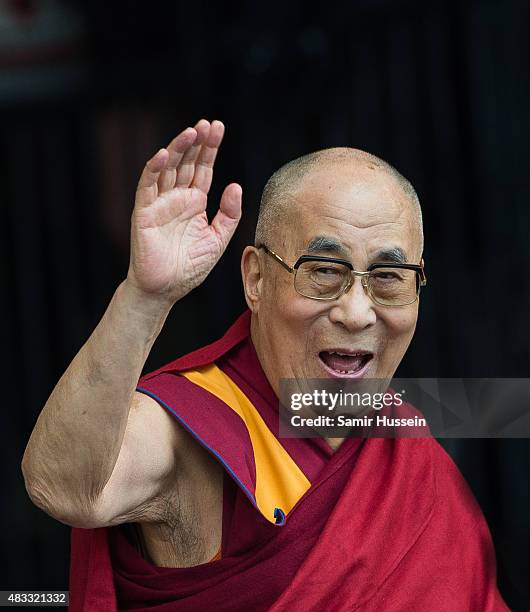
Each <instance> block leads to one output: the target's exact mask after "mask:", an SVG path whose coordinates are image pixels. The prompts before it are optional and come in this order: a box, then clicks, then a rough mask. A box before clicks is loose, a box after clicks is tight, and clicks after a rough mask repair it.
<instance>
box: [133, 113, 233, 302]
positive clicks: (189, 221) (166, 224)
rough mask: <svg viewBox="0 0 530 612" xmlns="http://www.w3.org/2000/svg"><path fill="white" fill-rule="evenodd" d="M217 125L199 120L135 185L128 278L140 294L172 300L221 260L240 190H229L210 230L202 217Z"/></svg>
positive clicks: (220, 130)
mask: <svg viewBox="0 0 530 612" xmlns="http://www.w3.org/2000/svg"><path fill="white" fill-rule="evenodd" d="M223 131H224V127H223V125H222V124H221V123H220V122H213V123H212V124H211V125H210V124H209V123H208V122H207V121H205V120H201V121H199V122H198V123H197V125H196V126H195V128H188V129H187V130H184V132H182V133H181V134H179V135H178V136H177V137H176V138H175V139H174V140H173V141H172V142H171V144H170V145H169V146H168V148H167V150H166V149H161V150H160V151H159V152H158V153H157V154H156V155H155V156H154V157H153V158H152V159H151V160H150V161H149V162H148V163H147V165H146V167H145V169H144V172H143V173H142V177H141V178H140V182H139V184H138V190H137V197H136V205H135V209H134V213H133V222H132V231H131V263H130V267H129V274H128V276H129V278H130V280H132V281H133V282H134V284H135V285H136V286H138V287H139V288H140V289H142V290H143V291H146V292H148V293H163V294H167V295H170V296H171V298H172V299H174V300H177V299H179V298H180V297H182V296H183V295H185V294H186V293H188V292H189V291H191V289H193V288H194V287H196V286H197V285H199V284H200V283H201V282H202V281H203V280H204V279H205V278H206V276H207V275H208V273H209V272H210V270H211V269H212V268H213V267H214V265H215V264H216V263H217V261H218V260H219V258H220V257H221V255H222V253H223V251H224V249H225V248H226V245H227V244H228V242H229V240H230V238H231V237H232V235H233V233H234V231H235V228H236V226H237V223H238V221H239V217H240V214H241V188H240V187H239V185H235V184H231V185H229V186H228V187H227V188H226V189H225V191H224V193H223V196H222V198H221V203H220V207H219V211H218V212H217V214H216V215H215V217H214V219H213V221H212V224H211V225H210V224H209V223H208V218H207V216H206V203H207V194H208V191H209V188H210V184H211V180H212V173H213V165H214V161H215V157H216V154H217V150H218V147H219V145H220V143H221V140H222V137H223Z"/></svg>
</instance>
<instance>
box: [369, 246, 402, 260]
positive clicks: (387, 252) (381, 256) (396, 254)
mask: <svg viewBox="0 0 530 612" xmlns="http://www.w3.org/2000/svg"><path fill="white" fill-rule="evenodd" d="M375 261H388V262H392V263H407V255H406V254H405V251H404V250H403V249H402V248H401V247H392V248H390V249H384V250H382V251H379V253H377V255H376V256H375V258H374V262H375Z"/></svg>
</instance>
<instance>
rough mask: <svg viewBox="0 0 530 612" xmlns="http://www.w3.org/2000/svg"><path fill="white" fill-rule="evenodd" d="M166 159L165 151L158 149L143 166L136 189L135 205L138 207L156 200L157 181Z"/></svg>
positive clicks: (167, 154)
mask: <svg viewBox="0 0 530 612" xmlns="http://www.w3.org/2000/svg"><path fill="white" fill-rule="evenodd" d="M168 159H169V153H168V151H167V149H160V150H159V151H158V152H157V153H156V154H155V155H154V156H153V157H151V159H150V160H149V161H148V162H147V163H146V164H145V166H144V169H143V171H142V174H141V176H140V180H139V181H138V187H137V189H136V203H137V204H138V205H139V206H149V204H151V203H152V202H153V201H154V200H155V199H156V197H157V195H158V184H157V181H158V178H159V177H160V173H161V172H162V170H163V169H164V168H165V166H166V164H167V161H168Z"/></svg>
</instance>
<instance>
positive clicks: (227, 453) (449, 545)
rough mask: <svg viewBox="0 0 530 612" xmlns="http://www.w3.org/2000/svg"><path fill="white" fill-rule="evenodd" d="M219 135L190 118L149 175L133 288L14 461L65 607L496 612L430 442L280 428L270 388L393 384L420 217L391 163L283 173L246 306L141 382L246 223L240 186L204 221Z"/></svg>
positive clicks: (409, 317)
mask: <svg viewBox="0 0 530 612" xmlns="http://www.w3.org/2000/svg"><path fill="white" fill-rule="evenodd" d="M223 132H224V127H223V125H222V123H220V122H219V121H214V122H212V123H211V124H210V123H209V122H208V121H206V120H201V121H199V122H198V123H197V124H196V125H195V127H194V128H188V129H186V130H184V131H183V132H182V133H181V134H179V135H178V136H177V137H176V138H175V139H174V140H173V141H172V142H171V143H170V145H169V146H168V147H167V148H165V149H161V150H160V151H159V152H158V153H157V154H156V155H155V156H154V157H153V158H152V159H151V160H150V161H149V162H148V163H147V165H146V166H145V169H144V171H143V173H142V176H141V178H140V181H139V184H138V190H137V193H136V204H135V208H134V212H133V216H132V232H131V259H130V267H129V271H128V274H127V278H126V280H124V281H123V282H122V283H121V284H120V285H119V287H118V288H117V290H116V293H115V294H114V296H113V298H112V300H111V303H110V305H109V307H108V309H107V311H106V312H105V314H104V316H103V318H102V320H101V322H100V323H99V325H98V326H97V327H96V329H95V330H94V332H93V334H92V335H91V337H90V338H89V340H88V341H87V342H86V344H85V345H84V346H83V347H82V349H81V350H80V351H79V353H78V354H77V356H76V357H75V359H74V360H73V361H72V363H71V364H70V366H69V367H68V369H67V371H66V372H65V374H64V375H63V377H62V378H61V379H60V381H59V383H58V384H57V386H56V388H55V389H54V391H53V393H52V395H51V396H50V398H49V400H48V402H47V403H46V405H45V407H44V409H43V410H42V413H41V415H40V416H39V419H38V421H37V424H36V426H35V429H34V431H33V433H32V436H31V439H30V441H29V443H28V447H27V449H26V453H25V456H24V460H23V472H24V476H25V479H26V486H27V489H28V492H29V494H30V496H31V498H32V500H33V501H34V502H35V503H36V504H37V505H38V506H39V507H41V508H42V509H44V510H45V511H46V512H48V513H49V514H50V515H52V516H53V517H55V518H56V519H58V520H60V521H63V522H65V523H67V524H69V525H71V526H72V527H73V531H72V562H71V585H70V588H71V607H72V609H73V610H115V609H135V610H159V611H166V610H227V611H228V610H230V611H234V610H253V611H255V610H276V611H279V610H353V609H359V610H368V611H372V610H373V611H376V610H377V611H380V610H390V611H393V610H403V611H405V610H406V611H407V612H409V611H412V610H421V611H424V610H429V611H432V610H451V611H466V612H468V611H470V610H477V611H479V610H480V611H483V610H505V609H507V608H506V607H505V605H504V603H503V602H502V599H501V598H500V596H499V594H498V591H497V589H496V585H495V559H494V552H493V548H492V543H491V538H490V535H489V532H488V529H487V526H486V524H485V521H484V519H483V517H482V514H481V512H480V510H479V508H478V507H477V505H476V502H475V501H474V499H473V497H472V495H471V494H470V492H469V490H468V488H467V487H466V485H465V483H464V482H463V479H462V478H461V476H460V475H459V473H458V471H457V469H456V468H455V466H454V464H453V463H452V462H451V460H450V459H449V458H448V456H447V455H446V454H445V453H444V451H443V450H442V449H441V447H440V446H439V445H438V444H437V443H436V442H435V441H434V440H432V439H429V438H423V439H369V440H363V439H360V438H346V439H323V438H280V437H279V435H278V394H279V381H280V379H282V378H295V379H302V380H305V379H310V378H327V379H329V378H338V379H346V380H347V379H349V378H360V377H368V376H369V377H373V378H390V377H392V375H393V374H394V372H395V370H396V368H397V366H398V364H399V363H400V361H401V359H402V358H403V355H404V353H405V351H406V350H407V347H408V346H409V343H410V341H411V339H412V336H413V334H414V329H415V326H416V320H417V315H418V297H419V289H420V286H421V285H422V284H423V283H424V281H425V275H424V272H423V261H422V259H421V257H422V250H423V237H422V224H421V212H420V207H419V203H418V199H417V196H416V194H415V192H414V189H413V188H412V186H411V185H410V183H409V182H408V181H407V180H406V179H404V178H403V177H402V176H401V175H400V174H399V173H398V172H397V171H396V170H395V169H394V168H392V167H391V166H390V165H388V164H387V163H385V162H383V161H382V160H380V159H378V158H376V157H374V156H373V155H370V154H367V153H364V152H362V151H359V150H355V149H348V148H338V149H328V150H324V151H319V152H317V153H313V154H310V155H306V156H304V157H301V158H300V159H297V160H295V161H294V162H291V163H289V164H287V165H286V166H284V167H283V168H281V169H280V170H279V171H278V172H276V173H275V174H274V175H273V176H272V178H271V179H270V180H269V182H268V183H267V186H266V188H265V190H264V193H263V198H262V202H261V207H260V213H259V219H258V225H257V229H256V242H255V245H254V246H249V247H247V248H246V249H245V250H244V252H243V256H242V261H241V271H242V277H243V287H244V291H245V297H246V301H247V304H248V310H247V311H246V312H245V313H244V314H243V315H242V316H241V317H239V319H238V320H237V321H236V322H235V323H234V325H233V326H232V327H231V328H230V329H229V330H228V331H227V332H226V334H225V335H224V336H223V337H222V338H221V339H220V340H218V341H217V342H214V343H213V344H211V345H208V346H206V347H203V348H201V349H199V350H197V351H195V352H193V353H191V354H189V355H186V356H184V357H181V358H179V359H176V360H175V361H173V362H172V363H170V364H167V365H166V366H164V367H162V368H161V369H159V370H157V371H156V372H152V373H150V374H148V375H146V376H144V377H142V378H140V380H139V377H140V375H141V371H142V368H143V366H144V363H145V360H146V358H147V355H148V354H149V351H150V349H151V346H152V344H153V342H154V341H155V339H156V337H157V336H158V334H159V333H160V331H161V329H162V326H163V324H164V321H165V318H166V317H167V315H168V313H169V311H170V309H171V307H172V306H173V305H174V304H175V303H176V302H178V300H179V299H181V298H182V297H183V296H184V295H186V294H187V293H189V292H190V291H191V290H192V289H193V288H194V287H197V286H198V285H199V284H200V283H201V282H202V281H203V280H204V279H205V277H206V276H207V275H208V273H209V272H210V271H211V269H212V268H213V266H214V265H215V264H216V262H217V261H218V260H219V258H220V257H221V255H222V253H223V251H224V249H225V248H226V245H227V244H228V242H229V240H230V238H231V237H232V235H233V233H234V231H235V229H236V226H237V224H238V221H239V218H240V215H241V194H242V192H241V188H240V186H239V185H237V184H231V185H229V186H228V187H227V188H226V189H225V191H224V193H223V195H222V198H221V202H220V207H219V210H218V212H217V214H216V215H215V217H214V219H213V221H212V223H211V224H209V223H208V219H207V216H206V212H205V211H206V201H207V194H208V191H209V188H210V184H211V181H212V172H213V165H214V161H215V157H216V154H217V151H218V148H219V145H220V143H221V140H222V138H223ZM221 299H222V298H221ZM175 342H176V343H178V338H176V339H175Z"/></svg>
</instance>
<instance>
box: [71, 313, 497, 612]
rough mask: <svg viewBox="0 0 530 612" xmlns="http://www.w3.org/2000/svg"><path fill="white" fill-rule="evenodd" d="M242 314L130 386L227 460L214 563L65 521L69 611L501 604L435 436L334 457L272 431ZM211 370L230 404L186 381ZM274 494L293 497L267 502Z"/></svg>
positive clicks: (274, 425)
mask: <svg viewBox="0 0 530 612" xmlns="http://www.w3.org/2000/svg"><path fill="white" fill-rule="evenodd" d="M249 322H250V313H249V312H248V311H247V312H246V313H244V314H243V315H242V316H241V317H240V318H239V319H238V320H237V321H236V323H235V324H234V325H233V326H232V327H231V328H230V329H229V330H228V332H227V333H226V334H225V336H223V338H222V339H221V340H219V341H217V342H215V343H213V344H211V345H208V346H206V347H203V348H202V349H199V350H198V351H195V352H193V353H191V354H189V355H186V356H184V357H182V358H180V359H177V360H176V361H174V362H172V363H170V364H168V365H166V366H164V367H163V368H160V369H159V370H157V371H155V372H153V373H151V374H148V375H146V376H144V377H143V378H142V379H140V382H139V386H138V390H139V391H141V392H143V393H146V394H148V395H150V396H151V397H153V398H155V399H156V400H157V401H158V402H159V403H160V404H161V405H162V406H163V407H164V408H165V409H166V410H168V411H169V412H170V413H171V414H173V415H174V416H175V418H176V419H177V420H178V421H179V423H180V424H181V425H182V426H183V427H185V428H186V429H187V430H188V431H189V432H190V433H191V434H192V435H193V436H194V437H195V438H196V439H197V441H198V443H200V444H202V445H203V446H204V447H205V448H207V449H208V451H209V452H211V453H212V454H213V455H214V456H215V457H216V458H217V459H218V460H219V461H220V462H221V464H222V465H223V467H224V468H225V482H224V491H223V533H222V545H221V559H220V560H216V561H211V562H209V563H204V564H201V565H198V566H195V567H188V568H163V567H156V566H154V565H153V564H151V563H150V562H148V561H147V560H145V559H144V558H143V557H142V556H141V555H140V554H139V553H138V552H137V550H136V549H135V548H134V547H133V546H132V544H131V543H130V541H129V540H128V539H127V537H126V535H125V531H124V529H123V528H122V527H121V526H118V527H112V528H100V529H75V528H74V529H73V530H72V557H71V573H70V602H71V603H70V605H71V609H72V610H74V612H76V611H81V610H83V611H90V612H91V611H93V610H94V611H96V610H105V611H109V612H110V611H113V610H117V609H131V610H139V611H142V610H156V611H158V612H167V611H170V610H175V611H177V610H178V611H180V610H182V611H190V612H191V611H194V612H195V611H208V610H215V611H227V612H229V611H230V612H237V611H253V612H254V611H255V612H259V611H261V610H273V611H275V612H280V611H287V610H289V611H292V610H294V611H297V610H301V611H302V610H303V611H304V612H305V611H312V610H318V611H320V610H333V611H335V610H362V611H366V612H369V611H374V612H375V611H377V612H379V611H385V612H394V611H403V612H414V611H417V612H420V611H421V612H424V611H427V610H428V611H447V612H459V611H462V612H472V611H477V612H479V611H480V612H485V611H501V610H507V609H508V608H507V607H506V605H505V604H504V602H503V601H502V598H501V596H500V595H499V592H498V590H497V587H496V572H495V555H494V550H493V546H492V541H491V537H490V534H489V531H488V528H487V525H486V522H485V520H484V518H483V516H482V513H481V511H480V509H479V507H478V505H477V503H476V501H475V500H474V498H473V496H472V494H471V492H470V490H469V488H468V487H467V485H466V483H465V481H464V480H463V478H462V476H461V475H460V473H459V472H458V469H457V468H456V467H455V465H454V463H453V462H452V460H451V459H450V458H449V456H448V455H447V454H446V453H445V451H444V450H443V449H442V448H441V446H440V445H439V444H438V443H437V442H436V441H435V440H434V439H432V438H430V437H425V438H417V439H408V438H398V439H390V438H376V439H361V438H348V439H346V440H344V442H343V443H342V445H341V446H340V447H339V448H338V450H337V451H335V452H333V450H332V449H331V447H330V446H329V445H328V444H327V443H326V442H325V440H323V439H320V438H277V434H278V400H277V398H276V396H275V394H274V392H273V390H272V388H271V387H270V385H269V383H268V381H267V379H266V377H265V375H264V373H263V370H262V369H261V367H260V364H259V360H258V358H257V356H256V353H255V351H254V348H253V345H252V342H251V340H250V334H249ZM212 364H215V366H217V368H218V370H216V372H215V373H214V375H215V376H217V379H216V380H222V381H225V382H226V384H227V385H228V387H227V388H228V389H229V393H230V392H231V387H230V386H231V385H232V383H233V384H234V388H235V391H234V393H235V395H234V398H235V399H234V398H232V400H231V401H232V406H229V405H227V403H225V402H224V401H223V400H222V399H220V397H219V394H218V393H217V391H216V388H215V387H212V388H208V389H207V388H204V386H201V385H200V384H197V381H199V382H200V380H199V379H193V380H192V378H193V375H192V376H191V377H186V375H187V374H188V373H189V372H192V373H193V372H195V373H196V372H199V374H200V373H202V372H207V373H208V372H210V371H211V368H212ZM208 375H209V374H208ZM201 384H202V383H201ZM223 384H225V383H223ZM240 392H241V393H242V395H241V394H240V395H237V394H238V393H240ZM223 397H224V396H223ZM238 398H239V399H238ZM241 398H242V399H241ZM247 400H248V401H249V404H251V406H253V407H254V408H255V410H256V411H257V414H258V420H260V423H261V424H260V427H261V429H260V430H259V431H257V430H256V428H255V425H254V424H253V422H252V418H250V419H249V418H248V412H247V413H244V409H248V407H247V408H241V405H242V404H244V403H245V402H246V401H247ZM234 402H236V404H237V402H240V403H239V404H238V405H234ZM245 414H246V415H247V416H245ZM264 427H265V430H264ZM256 432H257V433H256ZM270 432H272V434H273V436H274V437H275V440H272V441H271V439H270V438H269V439H268V440H269V441H268V442H267V444H268V445H269V446H270V445H271V444H272V442H274V443H275V444H276V447H275V450H274V453H275V455H274V457H276V458H278V457H280V460H281V461H284V463H285V465H288V466H290V467H289V470H290V471H289V473H287V468H286V473H285V475H284V477H285V479H286V482H288V483H289V486H287V487H285V488H284V489H283V490H282V474H278V471H281V469H282V465H283V463H280V464H278V465H280V469H279V470H278V469H276V468H275V469H274V470H273V472H274V473H272V472H271V473H267V468H268V462H267V461H264V459H263V457H265V459H266V458H267V455H266V454H265V455H264V454H263V453H264V452H265V453H266V452H268V448H267V444H265V445H264V443H263V437H264V436H265V440H266V439H267V438H266V434H269V435H270ZM281 453H286V454H284V455H282V454H281ZM260 457H261V458H260ZM271 457H273V455H271ZM282 457H283V459H282ZM271 460H274V459H271ZM274 478H276V481H275V482H272V484H270V485H269V482H270V481H271V479H273V480H274ZM265 485H266V486H265ZM267 487H269V489H271V487H272V489H274V487H276V489H274V491H272V489H271V490H267ZM305 487H307V488H305ZM292 489H296V490H297V491H298V493H296V491H295V493H296V494H294V495H295V496H294V498H293V493H292ZM304 491H305V492H304ZM275 496H276V497H275ZM282 496H283V497H282ZM279 499H284V501H285V504H288V505H287V506H286V505H285V504H283V503H282V504H280V503H279V502H278V505H277V504H276V503H274V500H279ZM293 502H294V504H293ZM281 505H284V507H281ZM291 506H292V507H291Z"/></svg>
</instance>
